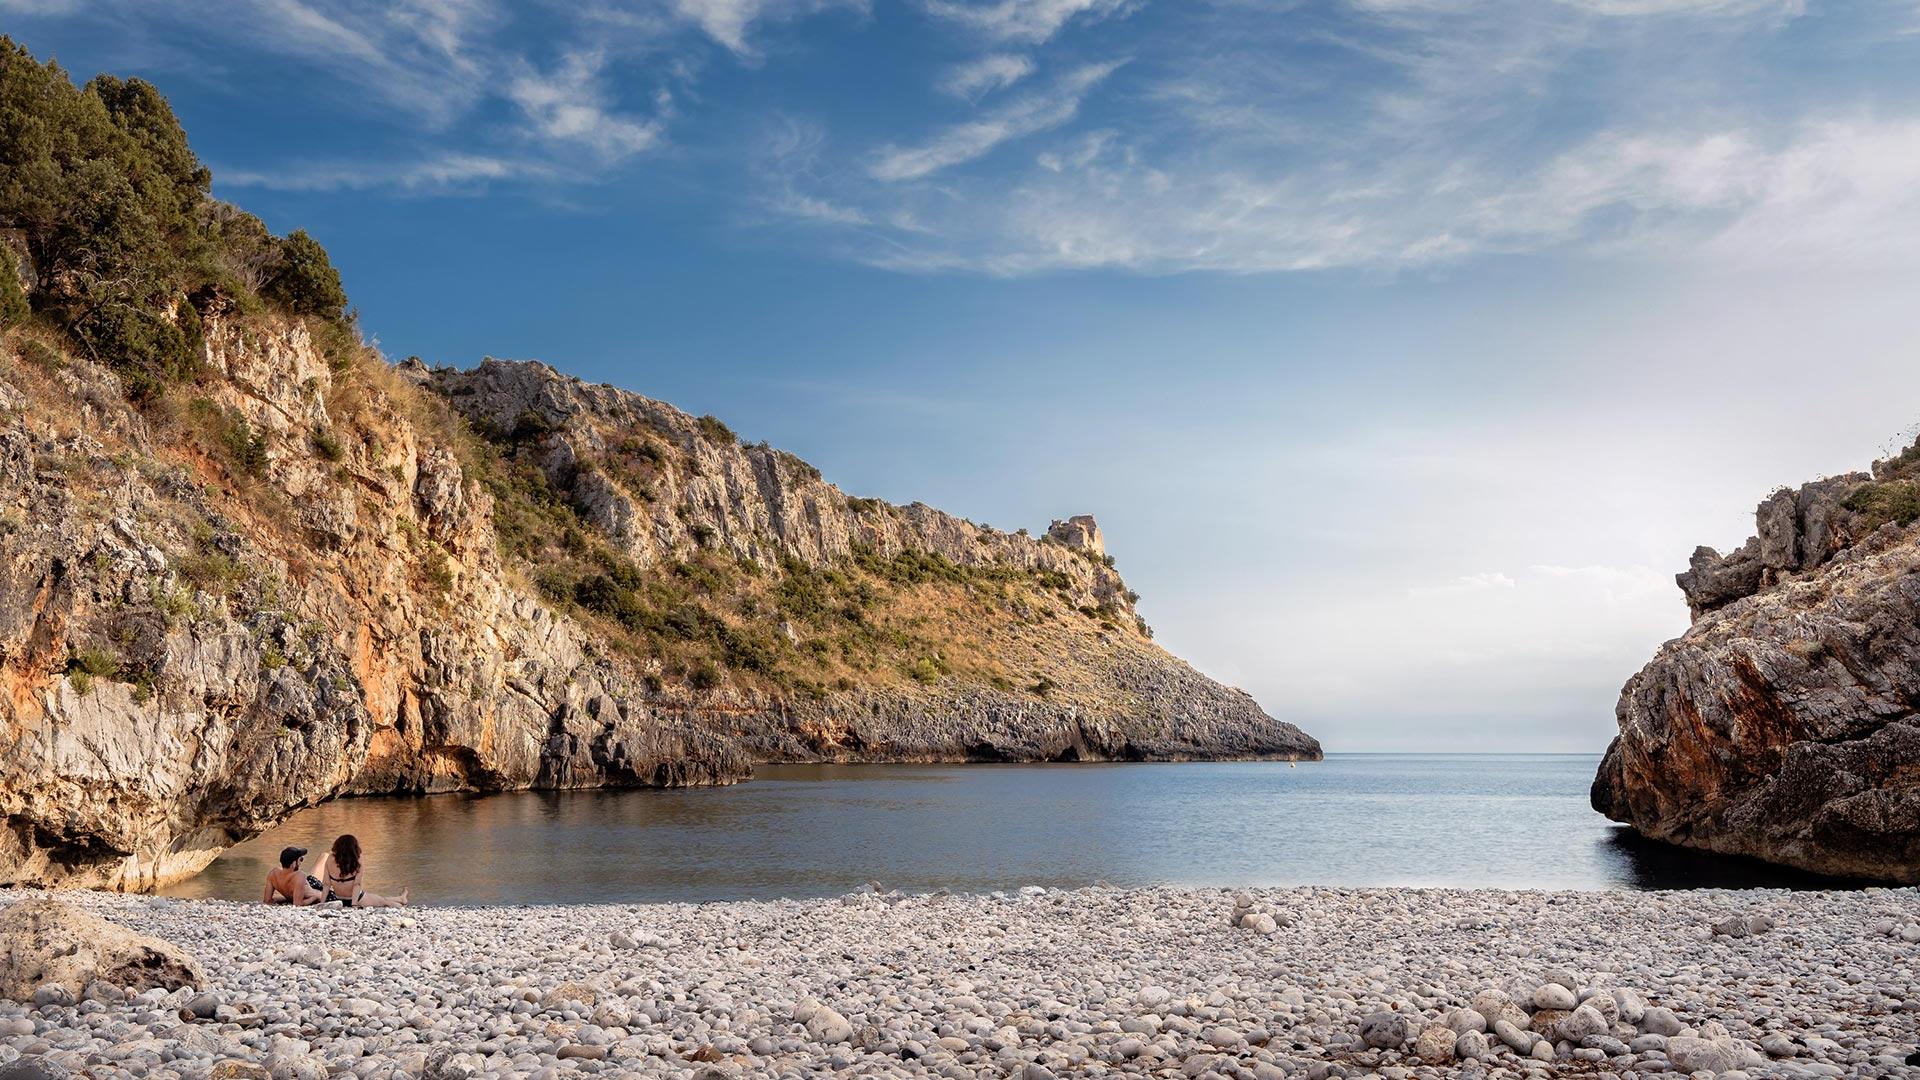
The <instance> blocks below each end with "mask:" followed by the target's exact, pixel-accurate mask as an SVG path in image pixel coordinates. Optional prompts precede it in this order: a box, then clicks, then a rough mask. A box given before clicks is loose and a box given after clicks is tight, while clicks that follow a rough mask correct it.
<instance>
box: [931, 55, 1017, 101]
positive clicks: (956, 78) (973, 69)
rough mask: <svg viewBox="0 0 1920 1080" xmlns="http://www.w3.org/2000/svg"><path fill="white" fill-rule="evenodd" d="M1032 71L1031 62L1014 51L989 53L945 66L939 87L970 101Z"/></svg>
mask: <svg viewBox="0 0 1920 1080" xmlns="http://www.w3.org/2000/svg"><path fill="white" fill-rule="evenodd" d="M1033 72H1034V63H1033V61H1032V59H1030V58H1028V57H1025V56H1021V55H1019V54H1017V53H989V54H987V55H986V56H982V57H980V58H979V59H977V60H969V61H967V62H966V63H964V64H956V65H954V66H953V67H951V68H949V69H948V70H947V73H946V74H945V75H944V76H942V77H941V79H940V90H941V92H942V93H945V94H949V95H951V96H953V97H957V98H965V99H967V100H969V101H974V100H978V99H979V98H981V97H982V96H984V95H987V94H990V93H992V92H994V91H995V90H1005V89H1006V88H1007V87H1009V86H1012V85H1013V84H1014V83H1017V82H1019V81H1020V80H1021V79H1024V78H1026V77H1027V76H1029V75H1031V74H1033Z"/></svg>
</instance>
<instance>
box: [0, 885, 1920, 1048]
mask: <svg viewBox="0 0 1920 1080" xmlns="http://www.w3.org/2000/svg"><path fill="white" fill-rule="evenodd" d="M45 895H49V894H43V893H38V892H35V891H31V890H18V891H11V892H8V893H5V894H0V906H4V905H9V904H12V903H14V902H18V901H20V900H25V899H30V898H36V897H40V896H45ZM51 895H53V896H54V897H55V898H56V899H58V900H60V901H61V902H63V903H67V904H71V905H73V906H74V907H77V908H80V909H82V910H84V911H87V912H90V913H92V914H95V915H99V916H101V917H103V918H106V919H108V920H110V921H112V922H114V923H117V924H119V925H121V926H124V927H126V928H127V929H129V930H133V931H136V932H138V933H141V934H146V935H152V936H153V937H157V938H160V939H162V940H164V941H167V942H171V943H172V944H174V945H176V946H178V947H180V948H181V949H184V950H185V951H186V952H188V953H190V954H191V955H192V956H193V957H194V958H196V959H197V960H198V961H199V962H200V964H201V966H202V968H203V969H204V971H205V973H206V984H205V985H204V986H201V987H198V988H184V987H183V988H180V989H175V990H171V991H169V990H163V989H158V988H155V989H150V990H146V991H144V992H138V993H127V992H125V991H124V990H123V989H118V988H115V987H111V986H107V985H104V984H102V983H99V982H96V983H94V984H92V985H90V986H88V987H87V988H86V990H85V991H84V993H83V994H82V995H80V996H79V997H78V998H75V999H72V1000H68V999H67V995H63V994H59V993H48V994H44V995H41V1000H40V1001H39V1002H38V1003H36V1002H34V1001H27V1002H12V1001H0V1077H4V1078H7V1080H42V1078H50V1077H51V1078H58V1077H64V1076H82V1075H84V1076H89V1077H99V1078H121V1077H126V1078H146V1077H151V1078H155V1080H167V1078H175V1077H179V1078H198V1077H208V1076H214V1077H225V1078H239V1077H276V1078H279V1077H292V1078H315V1080H317V1078H321V1077H329V1076H335V1077H345V1076H354V1077H365V1078H387V1077H392V1078H401V1077H405V1078H413V1080H477V1078H501V1080H505V1078H536V1080H559V1078H561V1077H569V1076H600V1077H630V1076H632V1077H638V1076H646V1077H654V1076H660V1077H702V1078H718V1077H759V1076H768V1077H802V1076H824V1075H844V1076H862V1077H866V1076H875V1077H893V1076H898V1077H919V1076H939V1077H954V1078H960V1077H1018V1078H1025V1080H1047V1078H1049V1077H1079V1076H1086V1077H1099V1076H1155V1077H1192V1078H1215V1077H1231V1078H1236V1080H1246V1078H1255V1080H1278V1078H1282V1077H1302V1078H1307V1080H1322V1078H1324V1077H1330V1076H1331V1077H1370V1076H1379V1077H1386V1078H1390V1080H1407V1078H1412V1077H1441V1076H1470V1077H1489V1078H1503V1077H1512V1078H1522V1077H1526V1078H1538V1077H1552V1076H1584V1075H1619V1076H1626V1077H1633V1076H1652V1075H1660V1074H1668V1073H1678V1074H1685V1075H1692V1076H1696V1077H1698V1076H1703V1075H1711V1076H1715V1077H1719V1078H1722V1080H1739V1078H1741V1077H1833V1076H1852V1077H1915V1078H1920V1067H1915V1066H1909V1065H1907V1064H1905V1062H1906V1059H1907V1057H1908V1055H1910V1054H1913V1053H1914V1052H1915V1050H1916V1049H1920V890H1914V889H1892V890H1887V889H1867V890H1861V891H1836V892H1786V891H1771V890H1749V891H1688V892H1651V893H1636V892H1617V891H1596V892H1533V891H1527V892H1510V891H1498V890H1439V889H1435V890H1428V889H1330V888H1295V889H1260V890H1221V889H1188V888H1151V889H1115V888H1088V889H1078V890H1072V891H1058V890H1047V889H1041V888H1037V887H1028V888H1025V889H1020V890H1015V891H1010V892H1006V893H994V894H990V895H941V894H935V895H903V894H899V893H892V892H887V891H883V890H882V889H880V888H878V887H872V888H869V889H868V890H866V891H863V892H860V893H855V894H850V895H848V896H844V897H839V898H835V899H825V900H779V901H741V902H719V903H708V904H655V905H598V906H516V907H471V908H460V907H432V906H416V907H413V908H409V909H405V910H389V911H346V910H339V909H336V908H319V909H314V908H309V909H301V910H293V909H288V908H269V907H266V906H264V905H260V904H245V903H236V902H221V901H205V900H178V899H166V898H157V897H139V896H124V895H111V894H99V893H82V892H62V893H55V894H51ZM0 915H4V912H3V911H0Z"/></svg>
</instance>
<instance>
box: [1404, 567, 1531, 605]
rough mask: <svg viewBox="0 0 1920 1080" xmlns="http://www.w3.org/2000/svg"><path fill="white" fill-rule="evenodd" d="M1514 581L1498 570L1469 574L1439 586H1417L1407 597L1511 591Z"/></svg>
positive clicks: (1413, 587)
mask: <svg viewBox="0 0 1920 1080" xmlns="http://www.w3.org/2000/svg"><path fill="white" fill-rule="evenodd" d="M1513 587H1514V580H1513V579H1512V578H1510V577H1508V576H1507V575H1505V574H1503V573H1500V572H1499V571H1497V570H1492V571H1484V572H1482V573H1478V574H1467V575H1464V576H1462V577H1457V578H1454V579H1453V580H1452V581H1445V582H1442V583H1440V584H1438V585H1415V586H1412V587H1410V588H1408V589H1407V596H1409V597H1410V598H1413V599H1416V600H1417V599H1420V598H1422V597H1433V596H1457V595H1459V594H1460V593H1476V592H1485V591H1487V590H1488V589H1511V588H1513Z"/></svg>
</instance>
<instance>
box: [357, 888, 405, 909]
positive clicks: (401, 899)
mask: <svg viewBox="0 0 1920 1080" xmlns="http://www.w3.org/2000/svg"><path fill="white" fill-rule="evenodd" d="M412 891H413V890H411V889H402V890H400V895H399V896H381V895H380V894H379V893H372V892H368V891H367V890H365V889H361V890H360V895H359V896H356V897H354V898H353V906H354V907H363V908H379V907H406V906H407V894H408V893H409V892H412Z"/></svg>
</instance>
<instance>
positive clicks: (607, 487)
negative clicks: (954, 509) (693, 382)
mask: <svg viewBox="0 0 1920 1080" xmlns="http://www.w3.org/2000/svg"><path fill="white" fill-rule="evenodd" d="M402 371H403V374H406V375H408V376H409V377H412V378H416V379H419V380H421V381H422V382H423V383H424V384H425V385H428V386H430V387H432V388H433V389H434V390H435V391H437V392H438V393H440V394H442V395H443V396H445V397H446V399H447V400H448V401H449V402H450V403H451V404H452V405H453V407H454V408H456V409H458V410H459V411H460V412H461V413H462V414H464V415H465V416H466V417H467V418H468V419H469V420H471V421H473V422H474V423H475V424H476V425H478V426H479V427H480V428H481V429H482V430H487V431H492V432H508V433H511V432H515V431H519V432H522V433H525V432H527V431H529V430H531V431H533V432H536V433H537V435H536V436H535V437H536V438H537V439H538V440H539V443H540V450H541V464H542V466H543V467H544V469H545V471H546V475H547V480H548V482H549V483H550V484H552V485H553V486H554V487H555V488H557V489H560V490H562V491H563V492H565V493H566V495H567V496H568V497H569V498H570V499H571V501H572V503H573V505H574V507H575V508H576V509H577V510H578V511H579V512H580V513H581V515H582V516H583V517H585V518H586V519H587V520H588V521H589V522H591V523H592V524H593V525H595V526H596V527H597V528H598V529H600V531H602V532H603V533H604V534H606V535H607V536H608V537H609V538H611V539H612V540H613V541H614V542H615V543H616V544H617V545H618V546H619V547H620V548H621V549H623V550H624V551H625V552H626V553H627V554H628V555H630V556H632V557H633V559H634V560H635V561H636V562H637V563H638V564H639V565H641V566H643V567H649V566H654V565H657V564H659V563H661V562H663V561H666V560H669V559H672V558H676V557H681V556H685V555H688V554H690V553H692V552H695V551H698V550H701V549H704V548H708V547H714V546H718V547H721V548H724V549H725V550H727V551H729V552H731V553H732V554H733V555H735V556H738V557H741V558H746V559H753V560H757V561H758V562H760V563H763V564H768V565H777V564H778V563H779V562H780V561H781V560H782V559H783V558H789V557H791V558H797V559H799V560H801V561H802V562H804V563H806V564H808V565H810V566H825V565H829V564H831V563H833V562H834V561H835V560H838V559H843V558H845V557H846V556H848V555H850V554H852V553H853V552H854V551H855V550H856V549H867V550H871V551H874V552H877V553H878V554H880V555H882V556H888V555H893V554H896V553H898V552H902V551H912V552H918V553H923V554H930V555H938V556H940V557H942V558H945V559H948V560H950V561H952V562H954V563H955V564H958V565H960V566H1017V567H1024V568H1030V569H1037V570H1043V571H1051V572H1054V573H1060V574H1065V575H1067V576H1068V577H1070V578H1071V579H1072V580H1073V587H1072V596H1073V599H1074V600H1075V602H1076V603H1082V604H1086V605H1089V606H1095V607H1098V606H1102V605H1105V606H1107V607H1109V608H1112V609H1113V610H1115V611H1116V612H1117V613H1118V614H1120V615H1124V616H1125V617H1127V618H1129V619H1131V618H1132V617H1133V615H1134V612H1133V603H1134V601H1133V597H1132V596H1131V595H1129V594H1128V592H1127V590H1126V586H1125V584H1124V583H1123V582H1122V581H1121V579H1120V575H1119V574H1117V573H1115V572H1114V571H1113V569H1112V568H1111V567H1110V566H1107V565H1105V564H1103V563H1102V561H1101V557H1103V556H1104V555H1105V554H1106V549H1105V546H1104V542H1103V541H1102V539H1101V536H1100V529H1099V526H1098V525H1097V524H1095V523H1094V520H1093V518H1091V517H1088V516H1084V515H1083V516H1081V517H1077V518H1072V519H1069V520H1068V521H1064V522H1055V523H1054V528H1053V529H1051V530H1050V531H1049V534H1048V539H1049V540H1050V541H1052V542H1045V541H1042V540H1038V539H1034V538H1032V537H1029V536H1026V535H1023V534H1019V533H1006V532H1001V531H999V530H997V529H988V528H983V527H981V526H978V525H975V524H973V523H972V522H970V521H966V520H963V519H961V518H957V517H954V516H953V515H952V514H946V513H942V512H941V511H939V510H935V509H933V508H932V507H930V506H926V505H924V504H921V503H914V504H912V505H910V506H892V505H889V504H886V503H883V502H880V501H879V500H877V499H857V498H850V497H849V496H847V495H846V494H845V493H843V492H842V491H841V490H840V489H839V488H837V487H835V486H833V485H832V484H830V483H828V482H826V481H825V480H824V479H822V478H821V476H820V472H819V470H817V469H815V468H813V467H812V466H810V465H808V464H807V463H806V462H804V461H801V460H800V459H799V458H797V457H794V456H793V455H792V454H789V453H787V452H785V451H783V450H776V449H774V448H772V447H769V446H767V445H766V444H764V443H762V444H760V445H757V446H755V445H749V444H746V443H743V442H741V441H739V440H738V439H736V438H735V437H734V436H733V433H732V432H730V431H728V430H727V429H726V428H725V427H724V426H722V425H720V424H718V423H717V422H716V421H715V420H714V419H713V418H711V417H701V418H698V419H696V418H695V417H692V416H689V415H688V414H686V413H684V412H681V411H680V410H679V409H676V408H674V407H673V406H671V405H668V404H665V403H664V402H659V401H654V400H653V399H651V398H646V397H642V396H641V395H639V394H635V393H632V392H630V391H626V390H621V389H618V388H617V387H613V386H606V385H593V384H590V383H585V382H582V381H580V380H579V379H575V378H572V377H569V376H566V375H562V374H561V373H559V372H557V371H555V370H554V369H553V368H551V367H548V366H547V365H545V364H541V363H535V362H508V361H501V360H494V359H487V360H485V361H482V362H481V364H480V365H479V366H478V367H476V368H474V369H472V370H470V371H456V370H452V369H447V368H441V369H438V370H433V371H428V370H426V369H424V368H420V367H416V366H409V367H406V368H403V369H402ZM655 440H658V441H660V442H664V443H666V444H667V445H666V446H665V447H664V452H663V450H662V449H661V448H659V445H658V442H656V441H655ZM636 458H638V459H640V460H642V461H643V462H644V464H645V465H646V466H647V468H646V469H645V471H644V473H643V474H640V475H639V476H638V477H636V474H635V469H634V467H633V466H632V465H631V464H629V463H630V462H632V461H633V460H634V459H636ZM623 465H625V466H626V467H624V468H623V467H622V466H623ZM635 488H641V489H642V490H635ZM1086 555H1091V556H1092V558H1087V557H1083V556H1086Z"/></svg>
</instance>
